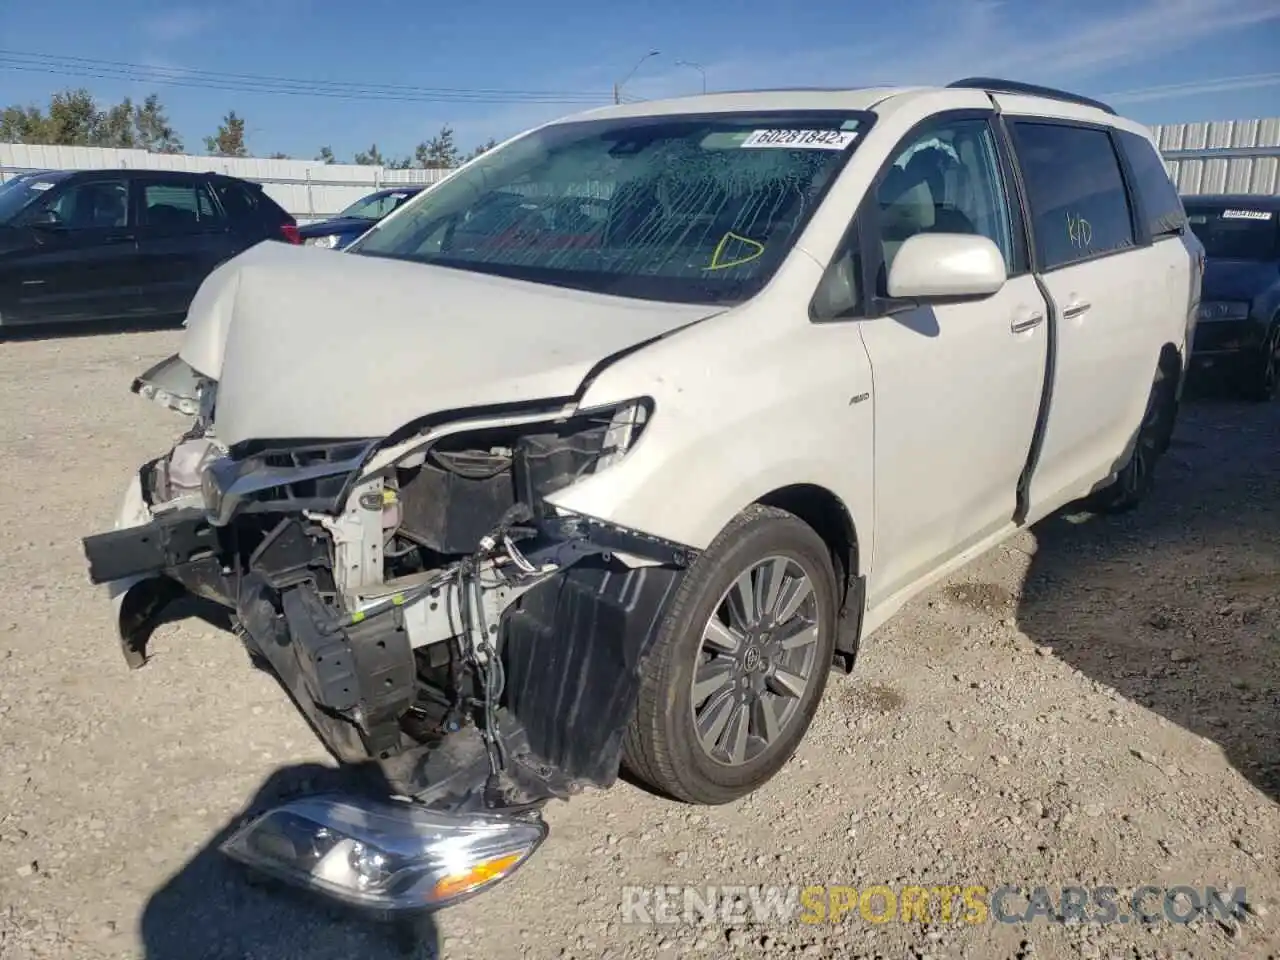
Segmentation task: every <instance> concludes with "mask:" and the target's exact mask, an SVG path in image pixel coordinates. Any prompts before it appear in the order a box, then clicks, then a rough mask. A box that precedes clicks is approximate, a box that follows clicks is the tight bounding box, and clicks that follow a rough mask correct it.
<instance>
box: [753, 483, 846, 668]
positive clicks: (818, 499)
mask: <svg viewBox="0 0 1280 960" xmlns="http://www.w3.org/2000/svg"><path fill="white" fill-rule="evenodd" d="M755 502H756V503H759V504H761V505H763V506H766V507H775V508H777V509H779V510H785V511H787V512H788V513H790V514H794V515H795V516H796V517H798V518H799V519H800V520H802V521H804V522H805V523H806V524H808V525H809V526H810V527H812V528H813V530H814V532H815V533H817V534H818V536H819V537H821V538H822V540H823V542H824V543H825V544H826V545H827V548H828V549H829V550H830V551H831V557H832V561H833V562H834V564H835V567H836V576H837V577H838V578H839V580H840V584H839V590H840V593H839V601H840V608H839V628H838V631H839V632H838V634H837V636H836V660H837V663H838V665H839V666H840V668H841V669H842V670H843V671H844V672H845V673H850V672H852V670H853V663H854V660H855V659H856V658H857V655H858V644H859V641H860V640H861V634H862V615H863V612H864V609H865V605H866V590H865V578H864V573H863V570H862V566H861V564H862V555H861V548H860V542H859V540H858V528H857V526H856V524H855V523H854V519H853V515H852V514H851V513H850V512H849V508H848V507H847V506H846V505H845V503H844V501H843V500H841V499H840V497H838V496H837V495H836V494H834V493H833V492H832V491H830V490H828V489H827V488H826V487H823V486H819V485H818V484H813V483H794V484H789V485H787V486H785V487H778V488H777V489H775V490H771V491H770V492H768V493H766V494H765V495H764V496H762V497H759V498H758V499H757V500H756V501H755Z"/></svg>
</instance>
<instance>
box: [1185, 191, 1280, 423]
mask: <svg viewBox="0 0 1280 960" xmlns="http://www.w3.org/2000/svg"><path fill="white" fill-rule="evenodd" d="M1182 202H1183V206H1184V207H1185V208H1186V211H1187V219H1188V221H1189V222H1190V225H1191V229H1192V231H1194V232H1195V234H1196V236H1197V237H1199V239H1200V242H1201V243H1203V244H1204V248H1205V257H1206V264H1205V274H1204V285H1203V291H1202V295H1201V301H1200V312H1199V316H1198V318H1197V323H1196V334H1195V341H1194V346H1193V348H1192V351H1191V360H1192V363H1193V365H1194V366H1196V367H1197V368H1199V369H1201V370H1207V369H1213V370H1219V371H1221V372H1223V373H1225V374H1226V375H1227V376H1228V377H1229V378H1230V380H1231V382H1232V383H1233V384H1234V385H1235V386H1236V387H1237V388H1238V389H1239V390H1240V392H1241V393H1243V394H1244V395H1245V396H1246V397H1249V398H1250V399H1253V400H1258V401H1268V400H1272V399H1274V398H1275V397H1276V395H1277V394H1280V197H1268V196H1260V195H1256V196H1255V195H1248V194H1217V195H1213V196H1208V195H1205V196H1187V197H1183V198H1182Z"/></svg>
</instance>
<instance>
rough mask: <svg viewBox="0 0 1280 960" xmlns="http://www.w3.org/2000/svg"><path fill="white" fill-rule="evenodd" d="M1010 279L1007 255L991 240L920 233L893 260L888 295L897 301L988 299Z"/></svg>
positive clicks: (908, 241)
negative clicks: (1005, 260)
mask: <svg viewBox="0 0 1280 960" xmlns="http://www.w3.org/2000/svg"><path fill="white" fill-rule="evenodd" d="M1007 279H1008V274H1007V273H1006V272H1005V268H1004V255H1003V254H1002V253H1001V252H1000V248H999V247H997V246H996V245H995V244H994V243H992V242H991V241H990V240H989V239H988V238H987V237H983V236H978V235H977V234H970V233H917V234H916V235H915V236H913V237H910V238H908V239H907V240H906V242H904V243H903V244H902V246H901V247H899V248H898V253H897V255H896V256H895V257H894V258H893V263H892V264H891V265H890V267H889V282H888V287H889V289H888V293H889V296H890V297H893V298H894V299H895V300H947V299H954V298H970V297H987V296H990V295H991V294H993V293H996V292H997V291H999V290H1000V288H1001V287H1003V286H1004V284H1005V281H1006V280H1007Z"/></svg>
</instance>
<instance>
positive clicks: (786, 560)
mask: <svg viewBox="0 0 1280 960" xmlns="http://www.w3.org/2000/svg"><path fill="white" fill-rule="evenodd" d="M836 611H837V591H836V576H835V573H834V570H833V568H832V561H831V552H830V550H829V549H828V548H827V546H826V544H825V543H824V542H823V541H822V538H821V537H819V536H818V535H817V533H815V532H814V530H813V528H811V527H810V526H809V525H808V524H806V523H804V522H803V521H802V520H800V519H799V518H797V517H795V516H794V515H792V514H790V513H787V512H785V511H782V510H777V509H774V508H771V507H762V506H754V507H751V508H749V509H748V510H746V511H744V512H743V513H742V514H740V515H739V516H738V517H737V518H736V519H735V520H734V521H733V522H732V523H730V524H729V526H728V527H727V528H726V529H725V530H724V531H723V532H722V533H721V534H720V536H718V537H717V538H716V540H715V542H714V543H712V544H711V546H710V547H709V548H708V549H707V550H706V552H705V553H703V554H702V556H700V557H699V558H698V560H697V562H696V563H695V564H694V566H693V568H692V569H691V570H690V571H689V573H688V575H687V577H686V578H685V582H684V583H683V584H682V585H681V588H680V590H679V592H678V594H677V596H676V599H675V601H674V602H673V604H672V609H671V611H670V612H669V614H668V615H667V617H666V620H665V621H664V624H663V626H662V628H661V632H660V634H659V636H658V639H657V642H656V643H655V646H654V650H653V652H652V654H651V656H650V658H649V660H648V662H647V665H646V669H645V674H644V677H643V678H642V680H641V688H640V698H639V701H638V703H637V706H636V713H635V716H634V718H633V719H632V722H631V725H630V727H629V729H628V731H627V736H626V739H625V741H624V745H623V762H624V764H625V766H626V767H627V769H628V770H629V771H630V772H631V773H632V774H633V775H635V776H636V777H638V778H639V779H641V780H643V781H645V782H646V783H648V784H649V785H650V786H652V787H654V788H655V789H658V790H660V791H662V792H664V793H666V794H669V795H670V796H673V797H676V798H678V799H681V800H685V801H688V802H691V803H704V804H716V803H727V802H729V801H731V800H735V799H737V798H738V797H741V796H744V795H745V794H747V793H750V792H751V791H753V790H755V789H757V788H758V787H760V786H761V785H763V784H764V783H765V782H766V781H768V780H769V779H770V778H771V777H772V776H773V775H774V774H775V773H777V772H778V770H779V769H780V768H781V767H782V766H783V764H785V763H786V762H787V760H788V759H789V758H790V757H791V755H792V754H793V753H794V752H795V750H796V747H798V746H799V744H800V741H801V740H802V739H803V738H804V734H805V731H806V730H808V728H809V724H810V722H811V721H812V719H813V715H814V712H815V711H816V710H817V706H818V703H819V701H820V700H821V699H822V693H823V690H824V689H825V687H826V683H827V675H828V673H829V672H830V668H831V664H832V656H833V652H834V649H835V638H836Z"/></svg>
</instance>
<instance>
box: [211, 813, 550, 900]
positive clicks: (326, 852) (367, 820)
mask: <svg viewBox="0 0 1280 960" xmlns="http://www.w3.org/2000/svg"><path fill="white" fill-rule="evenodd" d="M546 835H547V827H546V824H545V823H543V822H542V821H541V820H540V819H532V820H524V819H517V818H514V817H505V816H495V815H488V814H457V815H452V814H444V813H439V812H436V811H432V810H428V809H426V808H423V807H418V806H414V805H412V804H410V803H399V802H391V801H386V802H383V801H366V800H346V799H342V798H336V797H308V798H304V799H299V800H294V801H291V802H289V803H286V804H283V805H282V806H279V807H276V808H275V809H273V810H270V811H268V812H267V813H265V814H263V815H262V816H260V817H258V818H257V819H255V820H253V821H251V822H250V823H248V824H246V825H245V826H243V827H241V828H240V829H239V830H238V831H236V833H235V834H233V835H232V836H231V838H230V839H228V840H227V841H226V842H225V843H224V844H223V845H222V852H223V853H225V854H227V856H229V857H231V858H232V859H234V860H238V861H239V862H241V863H243V864H245V865H247V866H249V867H252V868H254V869H257V870H260V871H262V872H263V873H265V874H268V875H270V876H273V877H275V878H276V879H278V880H281V881H284V882H285V883H290V884H293V885H296V886H301V887H307V888H311V889H314V890H316V891H318V892H321V893H324V894H327V895H328V896H331V897H334V898H336V899H338V900H342V901H344V902H346V903H349V904H352V905H354V906H358V907H365V908H369V909H374V910H386V911H409V910H433V909H437V908H439V907H443V906H446V905H448V904H450V903H453V902H455V901H457V900H460V899H462V898H464V897H467V896H470V895H471V894H473V893H477V892H479V891H480V890H482V889H484V888H486V887H489V886H492V885H493V884H495V883H497V882H498V881H500V880H502V879H504V878H506V877H508V876H510V875H511V873H512V872H513V871H515V870H516V869H517V868H518V867H519V866H520V865H521V864H522V863H524V862H525V861H526V860H527V859H529V857H530V856H531V855H532V854H533V852H534V851H535V850H537V848H538V846H539V844H541V843H542V841H543V839H544V838H545V837H546Z"/></svg>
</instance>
